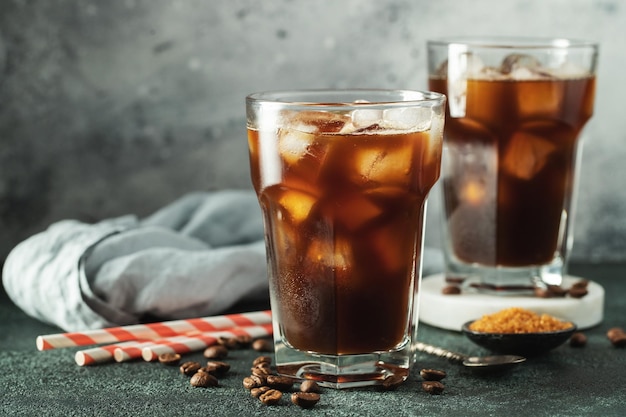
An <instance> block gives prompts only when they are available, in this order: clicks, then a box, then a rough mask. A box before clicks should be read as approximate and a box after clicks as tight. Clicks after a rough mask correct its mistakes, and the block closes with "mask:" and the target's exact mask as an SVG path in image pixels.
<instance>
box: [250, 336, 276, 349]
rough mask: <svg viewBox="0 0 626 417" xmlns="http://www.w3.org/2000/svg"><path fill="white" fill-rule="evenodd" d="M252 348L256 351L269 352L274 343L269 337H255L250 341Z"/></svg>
mask: <svg viewBox="0 0 626 417" xmlns="http://www.w3.org/2000/svg"><path fill="white" fill-rule="evenodd" d="M252 349H254V350H256V351H257V352H271V351H273V350H274V344H273V343H272V341H271V340H269V339H257V340H255V341H254V342H252Z"/></svg>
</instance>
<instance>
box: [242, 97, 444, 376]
mask: <svg viewBox="0 0 626 417" xmlns="http://www.w3.org/2000/svg"><path fill="white" fill-rule="evenodd" d="M443 100H444V99H443V96H441V95H439V94H428V93H418V92H406V91H405V92H390V91H337V92H334V91H326V92H301V93H299V94H296V93H295V92H294V93H288V94H286V95H285V94H280V93H267V94H260V95H252V96H250V97H249V98H248V144H249V150H250V164H251V165H250V166H251V176H252V182H253V185H254V188H255V190H256V192H257V194H258V197H259V201H260V204H261V207H262V209H263V213H264V221H265V231H266V244H267V253H268V264H269V282H270V297H271V304H272V313H273V317H274V320H275V321H274V323H275V335H274V336H275V342H276V343H275V344H276V361H277V367H278V370H279V372H281V373H283V374H287V375H291V376H296V377H299V378H310V379H316V380H318V381H319V382H321V383H322V384H325V385H328V386H333V387H348V386H358V385H371V384H377V383H381V382H382V380H383V379H384V378H386V377H390V376H393V375H400V376H402V377H406V376H407V375H408V369H409V365H410V348H411V338H412V331H413V328H414V326H415V324H416V320H417V317H416V311H414V307H415V300H414V296H415V294H416V291H417V284H418V280H419V269H420V268H419V266H420V255H421V249H422V232H423V231H422V227H423V219H424V211H425V203H426V198H427V196H428V193H429V191H430V189H431V187H432V186H433V184H434V183H435V182H436V181H437V179H438V177H439V170H440V159H441V149H442V134H443V120H444V115H443V112H444V110H443Z"/></svg>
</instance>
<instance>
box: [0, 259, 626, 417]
mask: <svg viewBox="0 0 626 417" xmlns="http://www.w3.org/2000/svg"><path fill="white" fill-rule="evenodd" d="M571 272H572V273H573V274H575V275H578V276H583V277H586V278H589V279H591V280H594V281H596V282H598V283H599V284H601V285H602V286H603V287H604V288H605V291H606V301H605V316H604V321H603V323H602V324H600V325H599V326H597V327H595V328H593V329H588V330H586V331H585V334H586V335H587V336H588V343H587V345H586V346H585V347H584V348H572V347H570V346H569V345H563V346H561V347H559V348H557V349H555V350H553V351H552V352H550V353H548V354H546V355H543V356H539V357H535V358H531V359H529V360H528V361H527V362H526V363H524V364H522V365H520V366H519V367H517V368H515V369H514V370H511V371H508V372H506V373H503V374H496V375H479V374H475V373H472V372H470V371H469V370H467V369H464V368H463V367H462V366H460V365H456V364H453V363H450V362H448V361H446V360H445V359H441V358H437V357H434V356H428V355H426V354H419V356H418V363H417V364H416V365H415V367H414V369H413V373H412V375H411V377H410V378H409V380H408V381H407V382H406V383H405V384H404V385H403V386H401V387H400V388H399V389H397V390H396V391H389V392H380V391H378V390H375V389H370V388H366V389H354V390H344V391H334V390H330V389H325V390H324V391H323V393H322V399H321V401H320V403H318V404H317V406H316V407H315V408H314V409H312V410H301V409H299V408H298V407H296V406H295V405H293V404H291V403H290V402H289V401H288V399H287V398H285V397H283V400H282V401H281V403H280V404H279V405H277V406H272V407H268V406H264V405H262V404H261V403H260V402H259V401H258V400H256V399H254V398H252V397H251V396H250V394H249V392H248V391H246V390H245V389H244V388H243V387H242V384H241V381H242V378H243V377H244V376H246V375H247V374H248V373H249V367H250V362H251V361H252V359H253V358H255V357H256V356H258V354H257V353H256V352H254V351H251V350H240V351H233V352H232V353H231V355H230V357H229V358H228V362H230V364H231V365H232V370H231V373H230V375H229V376H228V377H225V378H223V379H221V386H220V387H218V388H212V389H200V388H193V387H191V386H190V384H189V380H188V378H187V377H184V376H182V375H181V374H179V373H178V370H177V368H172V367H166V366H164V365H161V364H158V363H147V362H143V361H136V362H128V363H123V364H116V363H112V364H104V365H97V366H90V367H79V366H78V365H76V363H75V362H74V352H75V351H76V350H77V349H75V348H70V349H59V350H51V351H44V352H38V351H37V350H36V348H35V338H36V337H37V336H38V335H40V334H49V333H57V332H59V331H60V330H59V329H57V328H55V327H52V326H48V325H46V324H43V323H41V322H38V321H36V320H34V319H32V318H30V317H28V316H26V315H25V314H24V313H23V312H21V311H20V310H19V309H18V308H17V307H15V306H14V305H13V304H12V303H11V301H10V300H9V299H8V298H7V296H6V294H4V291H2V292H1V294H0V374H1V376H0V415H2V416H4V415H6V416H39V415H41V416H44V415H45V416H196V415H198V416H212V415H215V416H229V415H232V416H256V415H268V416H298V415H307V416H370V415H371V416H422V415H424V416H438V415H441V416H501V415H507V416H521V415H532V416H625V415H626V348H615V347H613V346H612V345H611V344H610V343H609V341H608V340H607V338H606V331H607V330H608V329H609V328H610V327H613V326H621V327H626V265H575V266H573V267H572V268H571ZM420 338H421V340H422V341H423V342H426V343H431V344H436V345H439V346H443V347H446V348H449V349H452V350H457V351H460V352H465V353H469V354H476V355H480V354H488V352H487V351H485V350H484V349H482V348H480V347H477V346H475V345H473V344H472V343H471V342H470V341H469V340H467V339H465V338H464V337H463V336H462V335H461V334H459V333H456V332H452V331H446V330H441V329H437V328H434V327H430V326H426V325H421V326H420ZM186 358H189V359H202V357H201V354H199V353H198V354H192V355H188V356H187V357H186ZM421 368H438V369H443V370H445V371H446V372H447V373H448V376H447V377H446V378H445V379H444V381H443V382H444V383H445V385H446V388H445V391H444V393H443V394H442V395H439V396H436V395H429V394H427V393H425V392H423V391H422V389H421V386H420V377H419V369H421Z"/></svg>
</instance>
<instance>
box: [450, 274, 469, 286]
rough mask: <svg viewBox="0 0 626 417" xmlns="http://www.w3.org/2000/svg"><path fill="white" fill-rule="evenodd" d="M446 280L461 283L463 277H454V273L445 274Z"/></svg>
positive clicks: (456, 283) (451, 282)
mask: <svg viewBox="0 0 626 417" xmlns="http://www.w3.org/2000/svg"><path fill="white" fill-rule="evenodd" d="M446 282H447V283H448V284H455V285H461V284H463V283H464V282H465V277H456V276H454V275H446Z"/></svg>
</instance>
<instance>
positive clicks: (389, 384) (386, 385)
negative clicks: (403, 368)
mask: <svg viewBox="0 0 626 417" xmlns="http://www.w3.org/2000/svg"><path fill="white" fill-rule="evenodd" d="M403 383H404V377H403V376H401V375H389V376H388V377H386V378H385V379H383V382H382V384H380V385H379V388H380V389H382V390H383V391H393V390H395V389H396V388H398V387H399V386H400V385H402V384H403Z"/></svg>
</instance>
